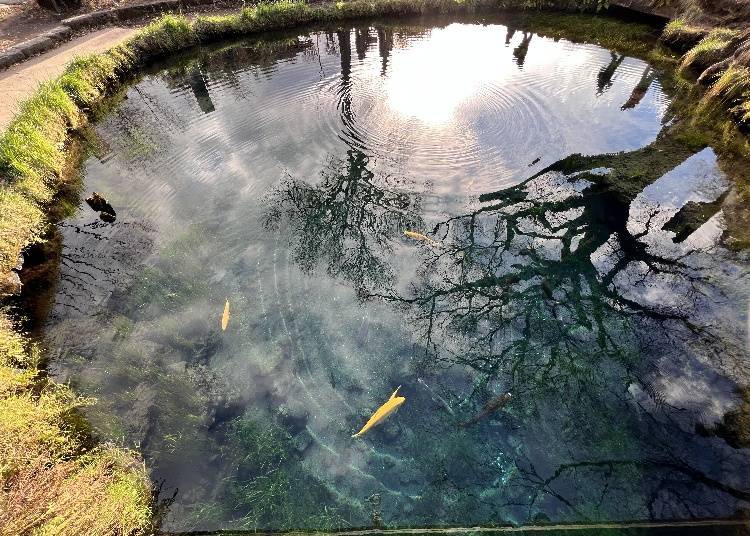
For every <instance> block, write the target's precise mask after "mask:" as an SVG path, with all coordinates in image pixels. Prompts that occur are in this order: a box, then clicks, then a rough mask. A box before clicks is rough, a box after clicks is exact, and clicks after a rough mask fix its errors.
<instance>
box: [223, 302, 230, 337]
mask: <svg viewBox="0 0 750 536" xmlns="http://www.w3.org/2000/svg"><path fill="white" fill-rule="evenodd" d="M228 325H229V300H227V303H226V304H225V305H224V314H223V315H221V331H226V330H227V326H228Z"/></svg>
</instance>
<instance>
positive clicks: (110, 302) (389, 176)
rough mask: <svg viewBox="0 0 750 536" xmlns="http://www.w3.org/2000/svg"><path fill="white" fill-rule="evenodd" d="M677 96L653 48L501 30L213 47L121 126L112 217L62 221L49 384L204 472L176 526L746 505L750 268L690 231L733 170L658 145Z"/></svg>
mask: <svg viewBox="0 0 750 536" xmlns="http://www.w3.org/2000/svg"><path fill="white" fill-rule="evenodd" d="M667 104H668V98H667V97H666V96H665V95H664V93H663V92H662V90H661V88H660V85H659V82H658V78H655V76H654V74H653V72H651V71H649V70H648V66H647V65H646V64H645V63H643V62H642V61H640V60H637V59H634V58H628V57H621V56H618V55H616V54H614V53H610V52H609V51H607V50H604V49H602V48H600V47H597V46H593V45H578V44H573V43H570V42H567V41H564V40H562V41H558V42H555V41H553V40H551V39H548V38H545V37H542V36H540V35H535V34H532V33H530V32H522V31H515V32H514V31H512V30H509V29H508V28H507V27H505V26H502V25H492V24H490V25H481V26H480V25H468V24H451V25H448V26H445V27H442V28H434V29H432V30H425V29H424V28H411V29H403V28H402V29H399V28H396V27H393V26H390V25H383V26H382V27H378V28H358V29H355V30H354V31H352V32H347V31H341V32H338V33H320V34H312V35H311V36H309V37H304V38H296V39H292V40H291V41H279V42H273V43H269V44H260V45H258V44H246V45H242V46H237V47H234V48H229V49H226V50H221V51H215V52H206V53H204V54H203V55H201V56H199V57H196V58H194V59H193V60H192V61H188V62H185V63H184V64H182V65H180V66H175V67H173V68H171V69H170V70H167V71H164V72H162V73H160V74H158V75H155V76H153V77H150V78H147V79H146V80H144V81H143V82H141V83H139V84H138V85H137V86H136V87H134V88H132V89H131V90H130V91H129V92H128V98H127V100H125V101H123V103H122V104H121V105H120V107H119V108H118V109H117V110H115V111H114V112H113V113H112V114H111V115H110V116H109V117H108V118H107V119H106V120H105V121H103V122H102V123H101V124H100V125H99V126H98V132H99V134H100V136H101V138H102V141H103V145H104V146H105V147H106V150H104V151H103V153H104V154H102V155H100V157H99V158H91V159H89V160H88V161H87V163H86V176H87V179H86V189H87V190H96V191H100V192H103V193H105V195H106V196H107V197H108V199H109V200H110V202H111V203H112V204H113V205H114V206H115V207H116V208H117V212H118V220H117V222H116V223H115V224H113V225H105V224H102V223H97V221H96V220H95V217H94V215H92V213H91V212H87V211H86V210H84V209H82V210H81V212H80V213H79V214H78V215H77V216H76V217H75V218H72V219H71V220H69V221H68V222H66V223H65V224H64V226H63V233H64V238H65V250H64V252H63V259H62V267H61V280H60V286H59V290H58V294H57V303H56V305H55V308H54V310H53V314H52V318H51V320H50V323H49V329H48V335H47V337H48V341H47V342H48V344H49V346H50V347H51V352H52V354H53V356H54V357H56V359H55V361H54V365H53V371H54V373H55V374H56V375H58V376H59V377H62V378H66V379H70V381H71V382H72V383H73V384H74V385H77V386H78V389H79V391H80V392H81V393H82V394H92V395H97V396H99V397H100V403H99V405H98V406H97V407H96V408H95V409H92V410H90V411H89V417H90V419H91V420H92V422H93V423H94V426H95V427H96V428H97V429H98V430H100V431H101V433H102V435H103V436H105V437H115V438H124V440H125V441H126V442H127V443H128V444H140V445H141V447H142V449H143V452H144V454H145V456H146V458H147V463H148V465H149V467H150V468H151V470H152V472H153V474H154V476H155V478H157V479H160V478H163V479H165V481H166V486H167V487H168V488H173V487H177V488H179V490H180V492H179V494H178V496H177V502H176V503H175V505H174V506H173V509H172V513H171V514H170V517H169V520H168V526H169V527H171V528H176V529H192V528H209V529H212V528H219V527H235V526H236V527H240V526H242V527H250V528H254V527H260V528H272V529H289V528H342V527H349V526H364V525H371V524H373V523H375V521H374V520H375V519H376V518H378V517H380V518H382V519H383V520H384V521H385V522H386V523H388V524H392V525H397V526H405V525H427V524H462V525H468V524H481V523H489V522H499V520H502V521H509V522H515V523H525V522H531V521H534V520H544V519H549V520H553V521H584V520H594V521H601V520H623V519H638V518H641V519H646V518H653V519H662V518H679V519H686V518H691V517H713V516H719V517H722V516H727V515H729V514H731V513H732V512H734V510H735V509H737V508H742V507H744V506H745V501H747V500H748V498H750V495H748V492H747V491H745V489H746V488H745V482H747V477H748V476H750V475H747V474H746V473H747V467H748V465H747V463H746V461H747V460H746V453H745V452H744V451H742V450H738V449H735V448H733V447H731V446H729V445H728V444H727V443H726V442H725V441H724V439H722V437H720V436H719V435H717V434H712V432H711V430H712V429H713V428H712V427H713V426H714V424H716V423H717V422H719V421H721V419H722V417H723V415H724V414H725V413H726V412H727V411H728V410H730V409H732V408H733V407H735V405H736V402H737V398H736V394H735V393H734V389H735V388H736V387H738V386H741V385H742V383H743V380H744V379H745V378H747V374H746V373H747V371H746V370H745V366H744V365H743V364H742V363H743V362H744V358H745V349H744V342H743V341H744V340H745V337H746V334H745V331H744V329H745V328H744V327H743V326H744V322H745V319H744V307H745V306H744V305H743V303H744V302H743V300H746V298H747V283H746V281H745V278H744V271H745V268H744V263H743V262H742V261H741V259H739V258H737V256H736V255H733V254H730V253H729V252H728V251H727V250H725V249H724V248H723V247H722V243H721V235H722V232H723V228H724V222H723V218H722V214H721V210H720V207H719V206H718V205H717V206H716V207H715V208H714V209H712V210H713V212H711V213H710V214H708V217H707V218H706V219H705V221H703V222H702V223H700V224H696V225H695V229H693V228H691V232H690V233H689V234H687V236H686V237H685V239H684V240H680V241H675V237H676V234H675V232H673V231H671V230H668V229H669V228H670V227H669V224H668V222H670V221H672V220H673V219H674V218H675V217H677V216H678V215H681V214H682V215H683V216H684V215H685V214H688V211H686V210H685V208H684V207H686V206H688V207H691V206H693V205H696V206H703V205H701V204H705V205H706V206H713V205H711V203H713V202H715V201H716V200H717V199H721V196H722V195H724V193H725V192H726V190H727V189H728V187H729V183H728V181H727V179H726V178H725V177H724V175H723V174H722V173H721V172H720V171H719V169H718V166H717V161H716V156H715V155H714V153H713V151H712V150H710V149H706V150H704V151H702V152H698V153H696V154H693V151H690V150H688V149H684V150H682V151H683V152H679V151H676V150H675V152H674V154H670V155H668V156H667V157H665V159H664V161H659V162H656V163H654V164H653V165H651V162H650V161H647V159H648V158H653V154H655V153H658V144H659V143H662V142H663V139H668V138H669V132H668V130H666V129H665V131H663V132H662V125H661V121H662V118H663V116H664V115H665V113H666V106H667ZM660 132H662V136H660V139H657V134H658V133H660ZM655 140H656V141H655ZM651 143H655V144H656V145H657V147H656V148H657V151H652V152H651V153H640V152H639V150H640V149H641V148H643V147H645V146H646V145H648V144H651ZM617 151H625V153H623V155H611V156H609V157H608V160H607V161H606V162H602V161H599V160H596V159H594V158H591V159H587V157H586V156H585V155H600V154H603V153H614V152H617ZM573 153H581V154H583V155H584V157H582V158H580V159H579V160H576V161H571V162H569V164H570V165H569V166H568V167H567V168H565V169H566V173H567V174H563V173H560V172H558V171H554V170H549V171H546V172H543V171H541V170H543V169H544V168H546V167H547V166H549V165H554V164H555V163H556V162H558V161H560V159H563V158H564V157H566V156H568V155H570V154H573ZM635 157H639V158H641V157H642V158H644V166H645V167H646V169H647V170H649V171H651V172H653V173H655V176H654V177H652V178H651V179H650V180H649V181H648V182H647V183H646V184H645V185H644V187H643V188H642V189H641V190H640V191H635V192H629V193H628V191H625V192H624V193H623V191H616V188H613V187H612V184H611V183H610V182H608V181H610V180H615V179H614V178H613V177H617V174H618V173H620V172H621V169H622V168H623V167H624V166H625V165H627V162H625V160H624V159H625V158H631V159H632V158H635ZM537 159H539V160H538V161H537ZM661 169H663V170H664V171H663V172H662V171H656V170H661ZM528 177H531V178H530V179H529V180H526V179H527V178H528ZM615 186H616V185H615ZM479 195H482V197H481V198H480V199H477V198H478V196H479ZM690 203H692V204H693V205H691V204H690ZM665 227H666V229H665ZM404 230H420V231H424V232H429V233H431V236H433V237H434V238H435V239H436V240H438V241H439V243H438V244H429V243H418V242H414V241H410V240H408V239H406V238H405V237H404V236H403V231H404ZM433 233H434V234H433ZM94 279H96V283H95V284H94V283H92V281H93V280H94ZM227 298H229V300H230V303H231V305H232V317H231V321H230V328H229V329H228V330H227V331H226V332H225V333H221V332H220V331H219V330H218V318H219V315H220V312H221V308H222V307H223V303H224V300H225V299H227ZM72 334H76V337H72V336H71V335H72ZM399 384H401V385H403V391H402V392H403V394H404V395H405V396H406V398H407V403H406V404H405V405H404V407H403V408H402V410H401V411H400V412H399V414H398V415H397V416H395V417H392V418H391V419H390V420H389V421H388V422H387V423H386V424H385V425H383V426H382V427H381V428H379V429H376V430H375V431H373V432H372V433H371V434H370V435H368V436H366V439H365V440H364V441H353V440H351V438H350V437H349V436H350V435H351V433H353V432H354V431H356V429H358V428H359V426H361V424H362V422H364V420H365V419H366V418H367V417H368V416H369V413H370V411H371V410H372V409H374V408H375V407H377V406H378V405H379V404H380V403H382V402H383V401H384V399H385V398H387V395H388V394H389V393H390V392H392V390H393V388H395V386H397V385H399ZM505 391H512V392H513V399H512V401H511V403H510V404H508V406H507V407H506V408H505V409H504V410H502V411H499V412H496V413H492V414H490V415H488V416H486V417H485V418H482V419H479V422H478V424H477V425H476V426H472V427H465V428H463V427H460V426H458V424H459V423H461V422H465V421H468V420H470V419H471V418H472V417H473V416H475V415H476V414H477V413H478V412H480V411H481V408H482V407H483V405H484V404H485V403H487V402H488V400H491V399H492V397H493V396H496V395H498V394H501V393H503V392H505ZM696 425H700V426H702V427H703V429H704V432H705V433H703V435H700V434H697V433H696V432H695V430H696ZM274 434H276V435H274ZM263 438H273V439H272V440H268V442H267V443H262V440H263ZM274 445H275V446H274ZM279 445H281V446H279ZM272 447H273V448H272ZM276 447H278V448H279V449H281V450H280V451H279V452H276V451H274V450H273V449H274V448H276ZM285 449H286V450H285ZM269 451H272V452H269ZM288 482H295V483H296V485H295V486H296V487H290V486H289V485H288ZM285 483H287V484H285ZM302 488H304V490H305V492H304V493H302V492H300V491H299V490H300V489H302ZM285 490H286V491H285ZM376 497H377V498H376ZM282 504H283V505H286V506H288V507H284V508H282V506H280V505H282ZM317 505H324V506H325V507H326V508H325V509H324V511H323V512H320V511H319V508H318V507H317ZM375 513H377V516H376V515H375Z"/></svg>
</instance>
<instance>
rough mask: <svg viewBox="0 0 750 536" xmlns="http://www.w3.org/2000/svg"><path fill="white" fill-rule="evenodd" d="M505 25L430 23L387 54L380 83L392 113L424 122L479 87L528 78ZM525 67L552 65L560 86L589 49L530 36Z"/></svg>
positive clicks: (434, 120)
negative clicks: (508, 40)
mask: <svg viewBox="0 0 750 536" xmlns="http://www.w3.org/2000/svg"><path fill="white" fill-rule="evenodd" d="M506 32H507V28H505V27H503V26H470V25H462V24H452V25H450V26H447V27H446V28H436V29H434V30H433V31H432V32H431V33H430V35H429V37H428V38H426V39H421V40H419V41H415V42H413V43H410V47H409V48H407V49H402V50H399V51H398V53H396V54H394V55H393V56H392V58H391V63H390V65H389V72H388V79H387V81H386V84H385V88H386V92H387V100H388V104H389V105H390V107H391V109H392V110H394V111H396V112H397V113H399V114H401V115H404V116H407V117H414V118H416V119H418V120H420V121H422V122H424V123H427V124H433V125H439V124H442V123H446V122H448V121H450V120H451V119H452V118H453V116H454V114H455V112H456V110H457V109H458V107H459V106H461V104H463V103H464V102H466V101H468V100H470V99H471V98H472V97H474V96H475V95H476V94H477V93H478V92H479V91H480V90H481V89H482V88H483V87H487V86H490V85H499V84H518V83H528V78H526V79H522V78H519V75H520V70H519V68H518V66H517V65H516V64H515V63H514V62H513V59H512V55H511V54H512V51H513V47H515V46H516V45H518V39H519V38H516V39H515V40H514V41H513V42H512V43H511V45H510V47H508V46H506V44H505V36H506ZM531 48H532V49H533V50H534V52H533V53H529V57H528V58H527V59H526V63H525V65H524V72H525V73H526V74H527V75H529V74H531V73H532V72H539V73H541V72H543V71H549V70H550V69H554V70H555V71H556V72H557V73H558V75H559V77H560V80H559V81H560V84H561V86H564V85H566V82H565V80H566V77H573V78H574V79H580V76H581V73H580V72H579V70H578V68H580V67H581V66H583V65H586V64H587V63H588V62H590V61H591V54H592V53H591V51H588V50H585V49H582V50H571V49H569V48H568V47H566V46H561V45H560V43H556V42H554V41H552V40H550V39H544V38H540V37H539V36H535V40H534V41H533V42H532V44H531Z"/></svg>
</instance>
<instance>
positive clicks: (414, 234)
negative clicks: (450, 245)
mask: <svg viewBox="0 0 750 536" xmlns="http://www.w3.org/2000/svg"><path fill="white" fill-rule="evenodd" d="M404 236H406V237H408V238H411V239H412V240H419V241H420V242H427V243H428V244H434V245H436V246H437V245H439V244H440V242H438V241H437V240H433V239H432V238H430V237H429V236H427V235H423V234H422V233H418V232H416V231H404Z"/></svg>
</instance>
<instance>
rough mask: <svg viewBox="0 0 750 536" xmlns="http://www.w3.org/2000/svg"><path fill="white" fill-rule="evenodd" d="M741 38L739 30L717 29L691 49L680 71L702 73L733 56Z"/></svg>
mask: <svg viewBox="0 0 750 536" xmlns="http://www.w3.org/2000/svg"><path fill="white" fill-rule="evenodd" d="M738 36H739V32H738V31H737V30H730V29H727V28H717V29H715V30H712V31H711V33H709V34H708V35H707V36H706V37H704V38H703V39H701V41H700V42H699V43H698V44H697V45H696V46H694V47H693V48H691V49H690V50H689V51H688V52H687V53H686V54H685V55H684V56H683V58H682V63H681V64H680V70H681V71H683V72H685V71H694V72H697V73H700V72H702V71H704V70H705V69H707V68H708V67H710V66H711V65H713V64H715V63H718V62H720V61H722V60H724V59H726V58H727V57H729V56H730V55H731V53H732V52H734V50H733V47H734V45H735V44H736V43H735V39H736V38H737V37H738Z"/></svg>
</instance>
